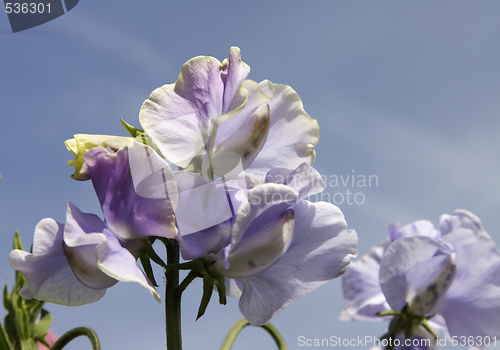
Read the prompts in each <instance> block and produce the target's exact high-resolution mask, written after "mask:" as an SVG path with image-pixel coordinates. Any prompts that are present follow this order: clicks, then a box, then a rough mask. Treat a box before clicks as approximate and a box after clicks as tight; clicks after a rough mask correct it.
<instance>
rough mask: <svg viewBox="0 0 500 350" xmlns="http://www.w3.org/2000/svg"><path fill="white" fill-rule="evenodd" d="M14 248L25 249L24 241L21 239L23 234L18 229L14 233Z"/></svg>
mask: <svg viewBox="0 0 500 350" xmlns="http://www.w3.org/2000/svg"><path fill="white" fill-rule="evenodd" d="M13 248H14V249H19V250H24V247H23V242H22V240H21V235H20V234H19V231H16V232H15V233H14V243H13Z"/></svg>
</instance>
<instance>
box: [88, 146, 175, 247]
mask: <svg viewBox="0 0 500 350" xmlns="http://www.w3.org/2000/svg"><path fill="white" fill-rule="evenodd" d="M137 147H139V148H140V147H144V148H146V149H147V150H148V154H149V155H150V157H149V159H150V161H151V162H148V164H149V163H152V164H153V168H152V169H151V168H149V166H147V165H146V166H144V167H142V168H141V169H147V171H150V174H151V175H150V176H149V177H145V178H144V173H143V172H144V170H140V171H137V170H131V165H132V164H135V165H136V166H134V169H135V168H140V167H139V166H137V164H142V163H143V162H145V161H146V160H147V159H148V158H146V157H142V161H141V160H138V158H140V157H141V153H140V152H137V151H138V149H137ZM155 158H158V156H157V155H156V154H155V153H154V151H153V150H152V149H151V148H149V147H147V146H143V145H142V146H141V145H138V144H135V145H134V147H132V148H130V152H129V149H128V148H123V149H121V150H120V151H118V152H117V153H111V152H109V151H107V150H105V149H103V148H94V149H92V150H90V151H88V152H87V153H86V154H85V161H86V163H87V165H88V167H89V172H90V177H91V179H92V184H93V185H94V189H95V191H96V193H97V196H98V198H99V202H100V203H101V207H102V210H103V212H104V217H105V218H106V222H107V224H108V225H109V226H110V227H111V228H112V229H113V231H114V232H116V233H117V234H118V235H120V236H121V237H123V238H126V239H134V238H142V237H145V236H161V237H169V238H173V237H175V219H174V216H173V205H175V202H176V197H177V193H176V190H175V186H174V185H173V184H172V183H174V182H175V180H174V178H173V174H171V173H169V168H168V167H164V168H159V169H158V166H157V165H154V164H158V163H159V162H160V161H161V160H157V159H156V160H155ZM136 173H138V175H137V177H138V178H137V179H135V180H134V176H133V175H134V174H136ZM162 179H163V180H162ZM134 181H135V182H134ZM136 185H137V189H136ZM137 191H139V193H140V194H142V195H147V196H148V197H149V198H147V197H143V196H141V195H139V194H138V193H137ZM155 192H156V193H157V194H155ZM170 192H173V193H170ZM151 197H153V198H151ZM165 197H168V198H165ZM170 197H172V198H170Z"/></svg>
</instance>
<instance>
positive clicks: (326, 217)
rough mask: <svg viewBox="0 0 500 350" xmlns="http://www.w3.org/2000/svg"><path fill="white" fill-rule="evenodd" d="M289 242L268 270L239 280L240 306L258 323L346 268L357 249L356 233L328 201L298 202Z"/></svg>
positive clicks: (246, 315) (242, 310)
mask: <svg viewBox="0 0 500 350" xmlns="http://www.w3.org/2000/svg"><path fill="white" fill-rule="evenodd" d="M294 211H295V227H294V232H293V239H292V242H291V244H290V247H289V248H288V250H287V251H286V253H285V254H284V255H283V257H282V258H281V259H280V260H278V261H277V262H276V263H275V264H274V265H272V266H271V267H269V268H268V269H266V270H264V271H262V272H260V273H258V274H256V275H253V276H250V277H247V278H243V279H240V281H241V282H242V283H243V284H244V288H243V293H242V296H241V299H240V310H241V312H242V314H243V315H244V316H245V318H246V319H247V320H248V321H249V322H250V323H251V324H252V325H256V326H257V325H262V324H265V323H266V322H268V321H269V320H270V319H271V318H272V317H273V316H274V315H276V314H277V313H278V312H279V311H281V310H282V309H283V308H285V307H286V306H288V305H290V304H291V303H293V302H295V301H297V300H298V299H300V298H301V297H303V296H304V295H306V294H308V293H310V292H312V291H313V290H315V289H316V288H318V287H319V286H321V285H322V284H324V283H325V282H327V281H329V280H331V279H333V278H336V277H338V276H340V275H341V274H343V273H344V272H345V269H346V267H347V265H348V264H349V263H350V260H351V258H352V257H354V256H355V255H356V253H357V249H356V248H357V235H356V233H355V232H354V231H350V230H348V229H347V225H346V223H345V220H344V216H343V214H342V212H341V211H340V209H338V208H337V207H336V206H334V205H333V204H330V203H325V202H318V203H309V202H307V201H300V202H298V203H297V204H296V205H295V207H294Z"/></svg>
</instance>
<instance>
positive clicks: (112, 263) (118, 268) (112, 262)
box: [95, 230, 160, 302]
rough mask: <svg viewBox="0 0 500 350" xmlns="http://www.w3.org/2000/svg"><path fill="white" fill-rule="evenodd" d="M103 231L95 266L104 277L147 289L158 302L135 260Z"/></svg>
mask: <svg viewBox="0 0 500 350" xmlns="http://www.w3.org/2000/svg"><path fill="white" fill-rule="evenodd" d="M106 231H107V230H105V231H104V233H105V236H106V241H105V242H103V243H102V244H100V245H99V246H98V247H97V249H96V251H95V255H96V256H97V265H98V266H99V269H100V270H101V271H103V272H104V273H106V275H108V276H110V277H112V278H114V279H116V280H118V281H122V282H137V283H139V284H140V285H141V286H143V287H144V288H146V289H148V290H149V292H150V293H151V294H152V295H153V296H154V298H155V299H156V300H157V301H158V302H160V296H159V294H158V292H157V291H156V290H155V288H154V287H153V285H152V283H151V282H150V281H149V279H148V278H147V277H146V276H145V275H144V272H142V271H141V269H140V268H139V267H138V266H137V263H136V258H135V257H134V256H133V255H132V254H131V253H130V252H129V251H128V250H127V249H125V248H123V247H122V246H121V245H120V242H119V241H118V239H117V238H116V237H114V236H113V235H112V233H110V232H106Z"/></svg>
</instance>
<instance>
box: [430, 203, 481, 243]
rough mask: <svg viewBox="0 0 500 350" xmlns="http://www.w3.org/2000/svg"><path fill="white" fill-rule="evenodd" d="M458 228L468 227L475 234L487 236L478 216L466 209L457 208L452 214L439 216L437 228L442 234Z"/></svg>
mask: <svg viewBox="0 0 500 350" xmlns="http://www.w3.org/2000/svg"><path fill="white" fill-rule="evenodd" d="M458 229H468V230H471V231H472V232H474V233H475V234H477V235H484V236H485V237H488V238H489V235H488V234H487V233H486V231H485V230H484V228H483V224H482V223H481V220H480V219H479V217H477V216H476V215H474V214H472V213H471V212H469V211H467V210H463V209H457V210H455V211H454V212H453V214H452V215H449V214H443V215H441V217H440V218H439V230H440V232H441V235H442V236H444V235H446V234H448V233H450V232H453V231H455V230H458Z"/></svg>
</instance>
